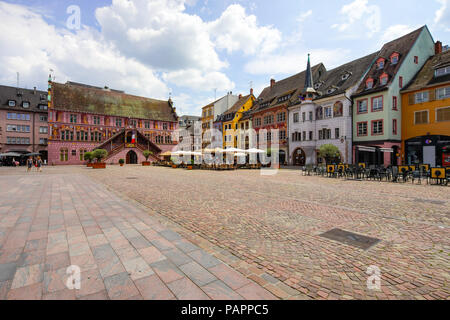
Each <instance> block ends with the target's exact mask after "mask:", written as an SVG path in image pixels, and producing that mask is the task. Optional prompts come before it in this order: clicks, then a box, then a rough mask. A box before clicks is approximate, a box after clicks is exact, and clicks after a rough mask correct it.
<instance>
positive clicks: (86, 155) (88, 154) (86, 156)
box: [84, 152, 94, 163]
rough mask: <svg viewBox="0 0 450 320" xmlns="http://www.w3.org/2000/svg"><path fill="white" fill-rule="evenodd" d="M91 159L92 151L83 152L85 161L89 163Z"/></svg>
mask: <svg viewBox="0 0 450 320" xmlns="http://www.w3.org/2000/svg"><path fill="white" fill-rule="evenodd" d="M93 159H94V155H93V153H92V152H86V153H85V154H84V160H86V161H87V162H89V163H91V162H92V160H93Z"/></svg>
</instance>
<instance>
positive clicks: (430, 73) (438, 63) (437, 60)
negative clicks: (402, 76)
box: [402, 51, 450, 91]
mask: <svg viewBox="0 0 450 320" xmlns="http://www.w3.org/2000/svg"><path fill="white" fill-rule="evenodd" d="M448 65H450V51H444V52H442V53H440V54H437V55H434V56H432V57H430V58H429V59H428V60H427V62H425V64H424V66H423V67H422V69H421V70H420V71H419V72H418V73H417V74H416V76H415V77H414V78H413V79H412V80H411V82H410V83H409V84H408V85H407V86H406V87H405V89H404V90H402V91H415V90H420V89H423V88H426V87H428V86H433V85H438V84H443V83H446V82H450V75H445V76H441V77H437V78H436V77H435V76H434V70H435V69H436V68H439V67H445V66H448Z"/></svg>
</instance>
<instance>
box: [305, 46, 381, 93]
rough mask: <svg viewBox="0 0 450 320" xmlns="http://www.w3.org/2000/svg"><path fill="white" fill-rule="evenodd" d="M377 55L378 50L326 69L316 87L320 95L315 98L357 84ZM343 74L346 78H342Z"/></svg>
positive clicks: (341, 91) (344, 89)
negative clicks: (318, 85)
mask: <svg viewBox="0 0 450 320" xmlns="http://www.w3.org/2000/svg"><path fill="white" fill-rule="evenodd" d="M377 55H378V52H375V53H372V54H370V55H368V56H365V57H363V58H359V59H357V60H354V61H351V62H349V63H346V64H344V65H342V66H339V67H337V68H334V69H332V70H329V71H327V72H326V74H325V76H324V77H323V79H322V84H321V85H320V87H318V88H317V92H318V93H319V94H320V96H319V97H317V98H316V100H319V99H323V98H327V97H331V96H335V95H338V94H342V93H344V92H345V91H346V90H347V89H349V88H351V87H353V86H355V85H357V84H358V82H359V81H360V80H361V78H362V77H363V76H364V75H365V74H366V72H367V71H368V70H369V68H370V66H371V64H372V63H373V62H374V61H375V58H376V57H377ZM344 75H347V76H348V78H347V79H343V76H344ZM314 82H315V84H318V83H319V82H317V81H314ZM332 89H336V90H334V91H333V92H330V93H328V92H329V90H332Z"/></svg>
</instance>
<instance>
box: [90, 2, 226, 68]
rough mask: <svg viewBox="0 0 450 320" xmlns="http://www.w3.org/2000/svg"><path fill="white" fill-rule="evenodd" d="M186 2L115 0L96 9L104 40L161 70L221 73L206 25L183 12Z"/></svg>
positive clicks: (198, 18) (220, 62) (128, 54)
mask: <svg viewBox="0 0 450 320" xmlns="http://www.w3.org/2000/svg"><path fill="white" fill-rule="evenodd" d="M185 3H186V1H185V0H152V1H147V0H133V1H127V0H115V1H113V3H112V5H110V6H107V7H103V8H99V9H97V10H96V17H97V20H98V21H99V24H100V26H101V28H102V33H103V34H104V36H105V37H106V39H108V40H110V41H112V42H113V43H114V44H115V45H116V46H117V47H118V48H119V49H120V50H121V51H122V52H123V53H124V54H126V55H127V56H130V57H135V58H136V59H138V60H139V61H141V62H143V63H145V64H147V65H150V66H152V67H154V68H157V69H162V70H178V69H185V68H197V69H201V70H220V69H222V68H225V67H226V66H227V64H226V63H225V62H223V61H221V60H220V58H219V56H218V54H217V53H216V51H215V48H214V43H213V42H212V41H211V39H210V35H209V33H208V30H207V28H205V23H204V22H203V21H202V19H201V18H200V17H198V16H196V15H190V14H187V13H185V12H184V11H185Z"/></svg>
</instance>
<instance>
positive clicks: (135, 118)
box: [48, 78, 178, 165]
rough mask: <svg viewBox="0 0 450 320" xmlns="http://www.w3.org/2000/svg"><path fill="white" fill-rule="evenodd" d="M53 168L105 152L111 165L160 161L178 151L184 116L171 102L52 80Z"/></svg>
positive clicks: (50, 143)
mask: <svg viewBox="0 0 450 320" xmlns="http://www.w3.org/2000/svg"><path fill="white" fill-rule="evenodd" d="M48 97H49V98H48V100H49V111H48V126H49V138H48V139H49V142H48V158H49V160H48V163H49V165H63V164H71V165H76V164H83V163H85V161H84V154H85V153H86V152H88V151H92V150H94V149H98V148H101V149H105V150H107V151H108V156H107V158H106V159H105V161H106V163H108V164H117V163H118V161H119V159H124V160H125V161H126V163H127V164H137V163H140V162H142V161H144V160H145V158H144V156H143V151H144V150H150V151H152V152H153V155H152V156H151V158H150V159H149V160H150V161H154V160H158V159H159V154H160V153H162V152H165V151H169V150H171V149H172V148H173V146H174V142H173V141H172V133H173V132H174V131H175V130H177V128H178V117H177V114H176V109H175V108H174V107H173V103H172V101H171V99H169V100H168V101H161V100H155V99H149V98H144V97H138V96H133V95H129V94H126V93H124V92H123V91H118V90H112V89H109V88H107V87H105V88H100V87H94V86H89V85H85V84H79V83H74V82H67V83H66V84H60V83H56V82H53V81H51V78H50V79H49V91H48Z"/></svg>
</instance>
